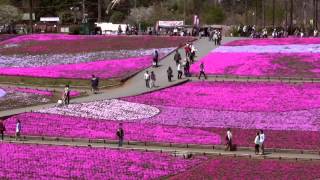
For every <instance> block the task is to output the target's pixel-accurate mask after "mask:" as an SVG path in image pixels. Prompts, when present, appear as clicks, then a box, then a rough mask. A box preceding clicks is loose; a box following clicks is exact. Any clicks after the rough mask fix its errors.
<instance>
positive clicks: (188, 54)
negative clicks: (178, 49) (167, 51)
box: [184, 43, 191, 57]
mask: <svg viewBox="0 0 320 180" xmlns="http://www.w3.org/2000/svg"><path fill="white" fill-rule="evenodd" d="M184 51H185V53H186V57H189V56H190V53H191V48H190V45H189V43H187V44H186V46H185V47H184Z"/></svg>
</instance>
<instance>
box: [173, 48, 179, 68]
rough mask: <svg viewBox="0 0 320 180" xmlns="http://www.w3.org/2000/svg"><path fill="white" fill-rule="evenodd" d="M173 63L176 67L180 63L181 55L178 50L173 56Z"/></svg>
mask: <svg viewBox="0 0 320 180" xmlns="http://www.w3.org/2000/svg"><path fill="white" fill-rule="evenodd" d="M173 59H174V61H175V62H176V65H177V66H178V64H179V63H180V61H181V54H180V53H179V51H178V50H176V53H175V54H174V58H173Z"/></svg>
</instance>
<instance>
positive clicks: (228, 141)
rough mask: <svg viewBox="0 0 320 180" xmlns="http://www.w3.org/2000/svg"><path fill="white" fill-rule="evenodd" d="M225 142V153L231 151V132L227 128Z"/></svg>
mask: <svg viewBox="0 0 320 180" xmlns="http://www.w3.org/2000/svg"><path fill="white" fill-rule="evenodd" d="M226 141H227V143H226V149H225V151H227V150H229V151H231V149H232V132H231V129H230V128H228V130H227V135H226Z"/></svg>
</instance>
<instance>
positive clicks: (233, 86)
mask: <svg viewBox="0 0 320 180" xmlns="http://www.w3.org/2000/svg"><path fill="white" fill-rule="evenodd" d="M319 97H320V96H319V85H317V84H311V83H310V84H301V85H293V84H281V83H237V82H225V83H224V82H192V83H186V84H184V85H181V86H176V87H172V88H168V89H164V90H160V91H157V92H153V93H147V94H143V95H140V96H133V97H127V98H123V100H126V101H129V102H137V103H142V104H148V105H152V106H155V107H158V108H159V109H160V110H161V113H160V114H159V115H158V116H155V117H152V118H149V119H143V120H140V122H150V123H151V122H152V123H156V124H166V125H175V126H183V127H208V128H209V127H218V128H225V127H231V128H242V129H268V130H295V131H318V130H319V129H320V126H319V113H320V108H319V107H320V105H319Z"/></svg>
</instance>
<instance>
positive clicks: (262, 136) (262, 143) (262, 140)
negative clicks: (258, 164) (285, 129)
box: [259, 130, 266, 155]
mask: <svg viewBox="0 0 320 180" xmlns="http://www.w3.org/2000/svg"><path fill="white" fill-rule="evenodd" d="M259 138H260V148H261V154H262V155H263V154H264V142H265V140H266V136H265V134H264V133H263V130H260V135H259Z"/></svg>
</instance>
